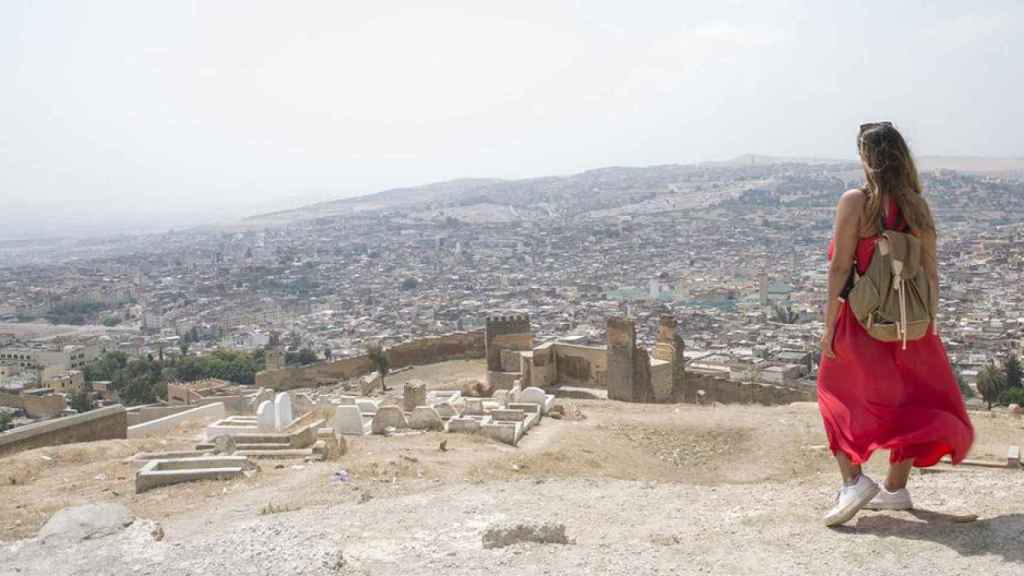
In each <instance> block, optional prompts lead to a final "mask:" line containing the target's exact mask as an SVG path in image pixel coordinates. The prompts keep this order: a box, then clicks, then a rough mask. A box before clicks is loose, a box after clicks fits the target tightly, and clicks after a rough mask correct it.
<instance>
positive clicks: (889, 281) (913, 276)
mask: <svg viewBox="0 0 1024 576" xmlns="http://www.w3.org/2000/svg"><path fill="white" fill-rule="evenodd" d="M880 224H881V227H880V230H881V233H880V234H879V237H878V240H876V242H877V244H876V245H875V254H874V256H872V257H871V263H870V264H869V265H868V269H867V270H866V271H865V272H864V274H863V275H860V274H858V273H857V266H854V267H853V271H852V272H851V274H852V276H853V287H852V289H851V290H850V292H849V294H848V297H847V302H849V304H850V309H851V310H852V311H853V315H854V316H855V317H856V318H857V322H859V323H860V325H861V326H863V327H864V330H866V331H867V333H868V335H869V336H871V337H872V338H874V339H875V340H881V341H882V342H901V343H902V345H903V346H902V348H903V349H904V350H906V349H907V341H912V340H917V339H919V338H922V337H923V336H924V335H925V334H927V333H928V327H929V326H930V325H931V323H932V321H933V320H934V310H932V309H931V289H932V287H931V283H930V282H929V280H928V275H927V274H926V273H925V270H924V267H923V266H922V265H921V241H920V240H918V239H917V237H916V236H914V235H913V234H908V233H904V232H897V231H896V230H886V228H885V218H884V216H883V218H882V221H881V223H880Z"/></svg>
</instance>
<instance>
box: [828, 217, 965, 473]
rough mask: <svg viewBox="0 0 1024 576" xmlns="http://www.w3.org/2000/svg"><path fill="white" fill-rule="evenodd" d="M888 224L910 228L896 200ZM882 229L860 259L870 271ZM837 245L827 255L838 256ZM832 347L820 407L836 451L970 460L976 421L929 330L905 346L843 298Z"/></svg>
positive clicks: (922, 461) (926, 460) (928, 462)
mask: <svg viewBox="0 0 1024 576" xmlns="http://www.w3.org/2000/svg"><path fill="white" fill-rule="evenodd" d="M887 212H888V215H887V216H886V228H889V229H895V230H905V229H906V224H905V223H904V222H903V218H902V215H901V214H900V213H899V209H898V207H897V206H896V204H895V203H894V202H893V203H890V209H889V210H888V211H887ZM876 239H877V236H874V237H870V238H861V239H860V241H859V242H858V244H857V252H856V265H857V268H858V270H859V271H860V273H861V274H863V273H864V272H866V271H867V268H868V264H870V262H871V256H872V255H874V252H875V240H876ZM833 247H834V240H833V244H830V245H829V250H828V256H829V259H831V258H832V252H833ZM832 348H833V350H834V351H835V353H836V358H827V357H825V356H824V355H822V359H821V368H820V370H819V372H818V407H819V409H820V410H821V417H822V419H823V420H824V421H825V432H826V433H827V434H828V442H829V447H830V448H831V449H832V453H833V454H835V453H837V452H839V451H842V452H844V453H846V455H847V456H849V457H850V460H852V461H853V462H854V463H855V464H861V463H863V462H866V461H867V460H868V459H869V458H870V457H871V453H872V452H874V451H875V450H877V449H879V448H882V449H888V450H890V453H889V460H890V462H900V461H902V460H906V459H907V458H912V459H913V460H914V466H917V467H920V468H923V467H926V466H932V465H933V464H935V463H936V462H938V461H939V460H940V459H941V458H942V457H943V456H944V455H946V454H950V455H951V458H952V460H953V462H954V463H959V462H960V461H961V460H963V459H964V456H965V455H966V454H967V451H968V450H969V449H970V447H971V444H972V443H973V442H974V427H973V426H972V425H971V420H970V418H968V416H967V410H966V408H965V407H964V401H963V397H962V396H961V394H960V388H959V386H958V385H957V382H956V377H955V376H954V374H953V369H952V367H951V366H950V364H949V358H948V357H947V356H946V349H945V348H944V347H943V345H942V341H941V340H940V339H939V337H938V335H936V334H935V333H934V332H932V331H931V330H929V331H928V334H927V335H926V336H925V337H923V338H921V339H919V340H915V341H912V342H907V349H906V350H901V344H900V343H899V342H881V341H879V340H875V339H874V338H872V337H871V336H869V335H868V333H867V332H866V331H865V330H864V328H863V327H862V326H861V325H860V324H859V323H858V322H857V319H856V318H855V317H854V315H853V313H852V311H851V310H850V305H849V304H848V303H847V302H843V304H842V306H841V307H840V309H839V317H838V320H837V321H836V329H835V337H834V339H833V341H832Z"/></svg>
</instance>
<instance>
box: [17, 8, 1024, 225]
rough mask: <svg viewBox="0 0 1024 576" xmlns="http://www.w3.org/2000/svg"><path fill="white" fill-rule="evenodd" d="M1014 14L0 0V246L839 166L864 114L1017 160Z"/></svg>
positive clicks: (1018, 61) (921, 144)
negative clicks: (595, 178)
mask: <svg viewBox="0 0 1024 576" xmlns="http://www.w3.org/2000/svg"><path fill="white" fill-rule="evenodd" d="M428 4H429V5H430V6H429V7H428ZM854 4H857V5H858V6H857V7H855V6H854ZM1022 24H1024V3H1022V2H1017V1H1012V0H1011V1H1005V2H998V1H987V2H978V3H974V2H963V1H958V2H920V3H918V2H902V1H901V2H893V1H883V2H857V3H855V2H841V3H839V2H837V3H835V4H834V5H831V6H826V2H819V1H808V2H771V3H769V2H749V3H739V2H723V1H715V2H703V3H690V2H680V1H672V2H589V1H580V2H557V1H555V0H545V1H540V2H528V1H523V0H516V1H514V2H498V1H494V2H488V1H484V0H469V1H465V2H448V3H441V2H427V1H422V2H421V1H415V2H414V1H410V2H405V3H392V2H384V1H379V0H375V1H372V2H366V1H360V2H356V1H346V0H335V1H324V2H306V1H295V2H290V1H289V2H285V1H255V0H243V1H238V2H229V1H214V0H209V1H202V0H196V1H193V2H189V1H184V0H183V1H172V0H168V1H163V2H148V1H138V0H126V1H101V0H96V1H92V2H84V1H79V0H69V1H66V2H60V1H56V0H53V1H41V0H31V1H30V0H24V1H21V0H4V1H3V2H2V3H0V237H5V236H14V235H23V234H33V235H36V234H41V233H46V234H50V233H60V232H78V231H96V230H105V229H106V230H110V231H117V230H121V229H123V228H124V227H125V226H126V225H132V226H135V227H140V226H155V225H179V226H180V225H182V224H185V223H188V222H207V221H210V220H222V219H224V218H228V217H232V216H239V215H244V214H250V213H253V212H258V211H261V210H265V209H268V208H282V207H289V206H293V205H299V204H303V203H306V202H308V201H313V200H319V199H328V198H336V197H341V196H346V195H351V194H354V193H361V192H372V191H376V190H380V189H384V188H389V187H395V186H401V185H413V184H421V183H427V182H430V181H436V180H445V179H451V178H458V177H465V176H495V177H525V176H540V175H548V174H556V173H570V172H576V171H580V170H585V169H588V168H595V167H600V166H607V165H645V164H657V163H676V162H678V163H686V162H694V161H701V160H713V159H725V158H729V157H733V156H736V155H739V154H743V153H747V152H754V153H759V154H775V155H815V156H830V157H850V158H852V157H853V156H854V149H853V142H854V134H855V131H856V127H857V125H858V124H859V123H861V122H862V121H865V120H878V119H889V120H893V121H895V122H896V123H897V124H898V125H899V126H900V127H901V128H902V129H903V130H904V132H905V134H906V135H907V136H908V138H909V140H910V142H911V145H912V146H913V147H914V149H915V152H916V153H918V154H943V155H989V156H1024V140H1022V137H1021V136H1022V134H1024V112H1022V109H1024V106H1022V105H1021V102H1024V94H1022V84H1024V77H1022V74H1021V71H1022V69H1024V64H1022V62H1024V33H1022V28H1021V26H1022Z"/></svg>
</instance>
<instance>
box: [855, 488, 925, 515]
mask: <svg viewBox="0 0 1024 576" xmlns="http://www.w3.org/2000/svg"><path fill="white" fill-rule="evenodd" d="M913 507H914V503H913V502H912V501H911V500H910V492H908V491H907V489H906V488H900V489H899V490H896V491H895V492H889V491H888V490H886V489H885V487H884V486H883V487H881V489H880V490H879V491H878V495H877V496H875V497H874V498H872V499H871V502H868V503H867V504H865V505H864V508H866V509H868V510H910V509H912V508H913Z"/></svg>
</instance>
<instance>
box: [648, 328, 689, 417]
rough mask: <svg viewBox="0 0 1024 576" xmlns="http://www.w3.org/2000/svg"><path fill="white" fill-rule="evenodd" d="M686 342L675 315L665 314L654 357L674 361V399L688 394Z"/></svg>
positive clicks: (674, 400) (678, 400)
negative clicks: (680, 333) (680, 332)
mask: <svg viewBox="0 0 1024 576" xmlns="http://www.w3.org/2000/svg"><path fill="white" fill-rule="evenodd" d="M685 351H686V344H685V343H684V342H683V338H682V337H681V336H679V322H678V321H677V320H676V319H675V317H673V316H670V315H667V314H666V315H664V316H662V317H661V323H660V325H659V327H658V340H657V342H656V343H655V345H654V357H655V358H656V359H658V360H664V361H666V362H671V363H672V401H673V402H682V401H683V399H684V397H685V395H686V358H685V355H684V354H683V353H684V352H685Z"/></svg>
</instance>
